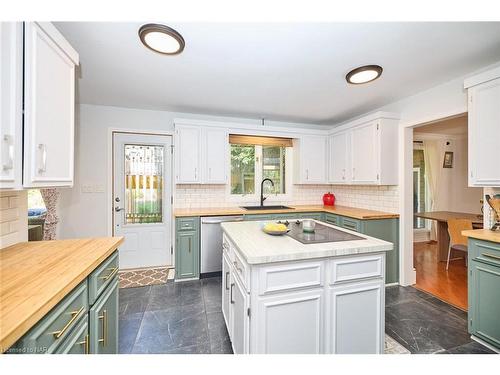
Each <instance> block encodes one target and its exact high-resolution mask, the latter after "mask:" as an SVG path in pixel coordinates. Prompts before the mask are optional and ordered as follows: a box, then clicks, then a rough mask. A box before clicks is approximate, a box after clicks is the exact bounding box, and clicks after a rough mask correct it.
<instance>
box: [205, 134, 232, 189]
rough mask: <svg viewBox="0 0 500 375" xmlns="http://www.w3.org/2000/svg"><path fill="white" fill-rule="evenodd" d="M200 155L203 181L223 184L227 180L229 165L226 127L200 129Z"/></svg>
mask: <svg viewBox="0 0 500 375" xmlns="http://www.w3.org/2000/svg"><path fill="white" fill-rule="evenodd" d="M202 136H203V141H204V142H203V144H204V147H203V150H202V155H203V156H204V157H203V160H204V163H205V167H204V168H203V172H204V176H203V182H204V183H206V184H225V183H227V181H228V178H227V175H228V173H227V170H228V167H229V165H228V164H229V161H228V152H229V135H228V132H227V130H226V129H222V128H208V127H207V128H205V129H203V131H202Z"/></svg>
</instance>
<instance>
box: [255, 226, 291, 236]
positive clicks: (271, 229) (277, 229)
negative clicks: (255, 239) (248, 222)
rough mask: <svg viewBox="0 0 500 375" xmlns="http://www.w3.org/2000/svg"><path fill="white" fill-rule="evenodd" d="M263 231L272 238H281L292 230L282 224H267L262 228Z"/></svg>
mask: <svg viewBox="0 0 500 375" xmlns="http://www.w3.org/2000/svg"><path fill="white" fill-rule="evenodd" d="M262 230H263V231H264V232H265V233H267V234H270V235H272V236H281V235H283V234H285V233H287V232H288V231H289V230H290V229H288V227H287V226H286V225H285V224H282V223H266V224H264V226H263V227H262Z"/></svg>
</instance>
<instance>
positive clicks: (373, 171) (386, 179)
mask: <svg viewBox="0 0 500 375" xmlns="http://www.w3.org/2000/svg"><path fill="white" fill-rule="evenodd" d="M398 122H399V121H398V119H397V117H396V116H394V115H391V114H385V113H377V114H374V115H371V116H369V117H365V118H363V119H360V120H357V121H356V122H355V123H351V124H346V125H343V126H342V127H340V128H339V129H335V130H334V132H333V134H331V135H330V137H329V182H330V183H332V184H353V185H356V184H359V185H397V184H398Z"/></svg>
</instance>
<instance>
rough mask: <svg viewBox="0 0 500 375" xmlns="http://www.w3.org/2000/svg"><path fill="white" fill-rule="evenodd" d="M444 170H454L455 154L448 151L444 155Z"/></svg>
mask: <svg viewBox="0 0 500 375" xmlns="http://www.w3.org/2000/svg"><path fill="white" fill-rule="evenodd" d="M443 168H453V152H451V151H446V152H445V153H444V160H443Z"/></svg>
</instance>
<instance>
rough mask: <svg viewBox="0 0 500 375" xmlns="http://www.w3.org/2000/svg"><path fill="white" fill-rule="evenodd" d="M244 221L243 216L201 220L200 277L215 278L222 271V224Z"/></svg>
mask: <svg viewBox="0 0 500 375" xmlns="http://www.w3.org/2000/svg"><path fill="white" fill-rule="evenodd" d="M242 220H243V216H207V217H202V218H201V267H200V277H210V276H215V275H217V274H218V273H220V272H221V271H222V228H221V226H220V225H221V223H223V222H225V221H242Z"/></svg>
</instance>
